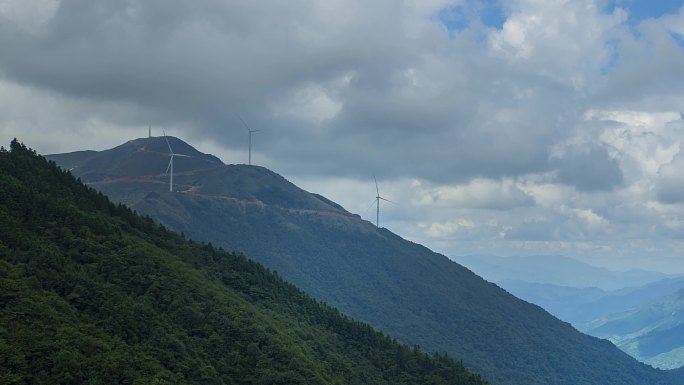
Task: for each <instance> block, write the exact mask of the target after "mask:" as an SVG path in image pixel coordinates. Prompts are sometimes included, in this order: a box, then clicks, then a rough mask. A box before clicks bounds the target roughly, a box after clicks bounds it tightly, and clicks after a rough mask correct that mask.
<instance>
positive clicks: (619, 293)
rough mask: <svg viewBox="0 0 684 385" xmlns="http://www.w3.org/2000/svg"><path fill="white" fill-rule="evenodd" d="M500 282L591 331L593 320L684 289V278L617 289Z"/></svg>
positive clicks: (508, 288) (554, 313) (501, 284)
mask: <svg viewBox="0 0 684 385" xmlns="http://www.w3.org/2000/svg"><path fill="white" fill-rule="evenodd" d="M497 284H498V285H499V286H501V287H502V288H504V289H506V290H507V291H509V292H510V293H512V294H513V295H515V296H516V297H519V298H522V299H524V300H526V301H529V302H532V303H534V304H537V305H539V306H541V307H543V308H544V309H545V310H546V311H548V312H549V313H551V314H553V315H555V316H556V317H558V318H560V319H562V320H563V321H567V322H570V323H571V324H573V325H574V326H575V327H577V328H578V329H579V330H581V331H584V332H588V330H587V328H588V326H586V325H585V324H587V323H590V322H591V321H593V320H596V319H599V318H602V317H605V316H608V315H610V314H613V313H618V312H622V311H626V310H629V309H631V308H635V307H639V306H643V305H646V304H648V303H649V302H651V301H654V300H656V299H658V298H660V297H663V296H666V295H669V294H672V293H674V292H676V291H678V290H679V289H682V288H684V278H666V279H663V280H660V281H656V282H652V283H649V284H646V285H643V286H638V287H626V288H622V289H619V290H614V291H605V290H601V289H599V288H596V287H584V288H577V287H568V286H558V285H552V284H548V283H530V282H525V281H518V280H503V281H499V282H497ZM590 334H591V333H590Z"/></svg>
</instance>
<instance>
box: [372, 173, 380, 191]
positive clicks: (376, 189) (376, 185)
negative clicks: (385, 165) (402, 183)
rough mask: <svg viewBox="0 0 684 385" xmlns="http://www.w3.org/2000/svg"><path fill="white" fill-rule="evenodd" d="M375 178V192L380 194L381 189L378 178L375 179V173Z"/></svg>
mask: <svg viewBox="0 0 684 385" xmlns="http://www.w3.org/2000/svg"><path fill="white" fill-rule="evenodd" d="M373 180H374V181H375V192H377V193H378V196H380V190H379V189H378V180H377V179H375V175H373Z"/></svg>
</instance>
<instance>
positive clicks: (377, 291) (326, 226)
mask: <svg viewBox="0 0 684 385" xmlns="http://www.w3.org/2000/svg"><path fill="white" fill-rule="evenodd" d="M171 140H172V143H171V145H172V146H173V147H174V150H175V148H176V146H177V145H178V144H177V143H176V141H177V139H175V138H173V139H171ZM159 141H160V140H159V138H151V139H138V140H134V141H131V142H128V143H127V144H124V145H123V146H132V147H133V151H132V152H133V153H145V154H144V156H149V157H153V156H158V157H160V159H159V160H158V161H156V164H158V165H161V167H159V168H154V169H150V170H149V172H150V173H149V174H147V175H142V174H143V173H142V172H138V171H132V170H127V168H129V167H131V166H130V165H134V162H132V161H131V160H130V159H127V158H126V157H125V156H124V157H123V158H122V157H121V155H120V154H121V153H122V152H124V151H122V150H121V149H120V148H119V147H117V148H115V149H111V150H105V151H101V152H98V153H97V154H96V155H95V156H93V155H92V154H90V153H89V154H88V156H87V157H82V158H81V157H79V156H77V155H74V154H62V155H53V156H50V157H49V158H50V159H52V160H54V161H55V162H57V164H59V165H60V166H62V167H63V168H65V169H72V168H73V170H72V172H73V173H74V174H75V175H76V176H84V175H97V176H98V179H95V180H93V179H89V180H90V182H89V184H90V186H92V187H94V188H96V189H98V190H100V191H101V192H103V193H105V194H107V195H108V196H110V197H111V199H113V200H114V201H117V202H125V203H126V204H128V205H130V206H131V207H132V208H134V209H135V210H136V211H138V212H140V213H142V214H145V215H149V216H150V217H152V218H153V219H155V220H156V221H158V222H160V223H163V224H164V225H166V226H168V227H170V228H173V229H176V230H177V231H179V232H182V233H183V234H185V236H187V237H189V238H191V239H194V240H198V241H206V242H211V243H212V244H215V245H218V246H221V247H223V248H226V249H229V250H241V251H244V252H245V253H246V254H247V255H249V256H250V257H252V258H254V259H256V260H257V261H260V262H262V263H264V264H265V265H266V266H268V267H269V268H271V269H273V270H276V271H277V272H278V273H279V274H280V275H281V276H282V277H284V278H285V279H287V280H289V281H291V282H293V283H294V284H296V285H297V286H299V287H300V288H302V289H303V290H304V291H306V292H308V293H309V294H311V295H313V296H314V297H315V298H317V299H319V300H322V301H325V302H327V303H329V304H331V305H334V306H336V307H338V308H339V309H340V310H341V311H342V312H344V313H345V314H348V315H349V316H351V317H353V318H355V319H359V320H362V321H365V322H369V323H370V324H372V325H374V326H375V327H378V328H380V329H381V330H383V331H384V332H386V333H388V334H390V335H392V336H395V337H396V338H398V339H399V340H400V341H402V342H405V343H407V344H409V345H413V344H419V345H421V346H422V347H423V348H424V349H425V350H427V351H439V352H447V353H448V354H449V355H450V356H452V357H456V358H458V359H462V360H463V361H464V363H465V364H466V366H467V367H469V368H472V369H475V370H477V371H478V372H480V373H482V374H483V375H484V376H485V377H486V378H488V379H489V380H491V381H492V382H493V383H496V384H499V385H522V384H525V385H534V384H557V385H561V384H568V385H570V384H572V385H576V384H597V385H599V384H600V385H612V384H616V385H617V384H620V385H625V384H627V385H629V384H639V385H641V384H646V383H648V384H682V383H684V380H682V379H681V378H680V377H675V376H674V375H673V374H672V373H668V372H662V371H658V370H654V369H653V368H651V367H649V366H646V365H643V364H641V363H639V362H637V361H636V360H634V359H633V358H631V357H629V356H628V355H626V354H625V353H623V352H622V351H620V350H619V349H617V348H616V347H615V346H614V345H612V344H611V343H610V342H608V341H605V340H600V339H597V338H594V337H590V336H587V335H584V334H582V333H580V332H578V331H577V330H576V329H574V328H572V327H571V326H570V325H569V324H567V323H565V322H561V321H559V320H558V319H556V318H554V317H553V316H551V315H550V314H548V313H547V312H546V311H544V310H543V309H541V308H540V307H538V306H535V305H532V304H530V303H528V302H525V301H522V300H520V299H518V298H516V297H514V296H512V295H511V294H509V293H508V292H506V291H504V290H502V289H501V288H499V287H498V286H496V285H494V284H492V283H489V282H486V281H485V280H483V279H482V278H480V277H478V276H476V275H475V274H473V273H472V272H471V271H470V270H468V269H466V268H464V267H462V266H461V265H459V264H457V263H455V262H453V261H451V260H450V259H448V258H446V257H445V256H443V255H440V254H437V253H434V252H432V251H430V250H429V249H427V248H425V247H423V246H421V245H418V244H415V243H412V242H409V241H406V240H404V239H402V238H401V237H399V236H397V235H396V234H393V233H392V232H390V231H388V230H387V229H383V228H376V227H375V226H374V225H372V224H371V223H370V222H368V221H364V220H362V219H361V218H360V217H359V216H358V215H354V214H351V213H349V212H347V211H346V210H344V209H343V208H342V207H340V206H339V205H337V204H334V203H333V202H331V201H330V200H328V199H324V198H322V197H321V196H319V195H316V194H311V193H308V192H306V191H303V190H301V189H299V188H298V187H296V186H294V185H293V184H291V183H290V182H288V181H287V180H285V179H284V178H283V177H281V176H280V175H278V174H276V173H274V172H272V171H270V170H267V169H265V168H262V167H257V166H246V165H222V164H215V163H214V164H211V165H203V166H201V167H197V168H192V167H190V166H188V168H186V169H182V168H179V167H184V166H183V165H182V162H183V160H185V158H177V159H176V162H177V163H176V167H177V168H179V169H180V170H182V171H181V172H179V173H178V175H175V176H174V184H175V185H177V190H178V192H174V193H170V192H168V184H167V178H168V177H167V176H164V175H163V174H162V173H161V171H163V170H164V169H165V168H166V165H165V164H166V162H168V155H167V154H164V153H163V151H162V152H161V153H160V152H159V151H152V150H149V149H150V148H151V147H149V146H152V145H153V144H154V143H157V144H158V143H159ZM120 147H121V146H120ZM126 151H128V152H127V153H131V150H130V149H129V150H126ZM175 151H176V150H175ZM177 152H179V151H177ZM138 156H141V155H138ZM202 156H203V155H202ZM149 162H152V160H150V161H149ZM119 163H121V164H122V165H127V166H126V167H120V168H118V169H115V167H113V166H112V165H114V164H119ZM95 164H105V165H107V166H108V169H107V170H103V169H101V168H99V167H94V166H93V165H95ZM141 167H143V166H142V165H141ZM145 167H147V166H145ZM133 174H135V175H133Z"/></svg>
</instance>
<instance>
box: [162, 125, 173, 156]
mask: <svg viewBox="0 0 684 385" xmlns="http://www.w3.org/2000/svg"><path fill="white" fill-rule="evenodd" d="M162 132H163V133H164V140H165V141H166V145H167V146H169V151H171V154H173V150H172V149H171V144H169V139H168V138H167V137H166V131H164V130H162Z"/></svg>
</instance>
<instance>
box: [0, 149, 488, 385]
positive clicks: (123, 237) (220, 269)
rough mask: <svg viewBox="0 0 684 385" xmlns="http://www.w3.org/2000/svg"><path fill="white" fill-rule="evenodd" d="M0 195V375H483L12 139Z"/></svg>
mask: <svg viewBox="0 0 684 385" xmlns="http://www.w3.org/2000/svg"><path fill="white" fill-rule="evenodd" d="M87 155H92V154H87ZM0 196H2V198H3V199H1V200H0V383H1V384H8V385H9V384H238V383H239V384H388V385H389V384H455V385H456V384H460V385H484V384H485V382H484V381H483V380H482V379H481V378H480V377H479V376H478V375H475V374H472V373H469V372H468V371H466V370H465V369H464V367H463V365H462V364H461V363H459V362H456V361H453V360H451V359H449V358H448V357H446V356H441V355H432V356H429V355H427V354H425V353H422V352H421V351H420V350H419V349H418V348H417V347H413V348H409V347H406V346H404V345H400V344H398V343H397V342H396V341H394V340H392V339H391V338H389V337H387V336H386V335H383V334H381V333H379V332H376V331H374V330H373V329H372V328H371V327H370V326H368V325H367V324H363V323H360V322H356V321H351V320H349V319H348V318H347V317H345V316H342V315H341V314H340V313H339V312H338V311H337V310H335V309H333V308H331V307H329V306H327V305H323V304H321V303H319V302H317V301H315V300H314V299H312V298H311V297H309V296H308V295H306V294H304V293H303V292H302V291H300V290H299V289H297V288H296V287H294V286H292V285H290V284H288V283H286V282H284V281H283V280H282V279H281V278H280V277H278V276H277V275H275V274H274V273H272V272H270V271H269V270H268V269H266V268H265V267H263V266H262V265H259V264H257V263H256V262H253V261H250V260H248V259H247V258H246V257H244V256H243V255H240V254H234V253H228V252H225V251H223V250H219V249H217V248H214V247H212V246H210V245H206V244H198V243H195V242H192V241H188V240H185V239H184V238H183V237H181V236H180V235H178V234H176V233H173V232H170V231H169V230H166V229H165V228H164V227H162V226H159V225H157V224H155V223H154V222H153V221H151V220H150V219H144V218H141V217H139V216H137V215H135V214H134V213H133V212H132V211H131V210H130V209H128V208H127V207H125V206H122V205H118V206H117V205H114V204H112V203H110V202H109V201H108V200H107V198H105V197H104V196H103V195H102V194H101V193H98V192H96V191H95V190H93V189H91V188H88V187H86V186H84V185H83V184H81V183H79V182H77V181H76V180H75V179H74V178H73V177H72V176H71V175H70V174H69V173H67V172H64V171H61V170H59V169H58V168H57V167H55V166H54V163H53V164H49V163H48V162H47V161H46V160H45V159H44V158H42V157H39V156H37V155H36V154H35V153H34V152H32V151H30V150H28V149H27V148H26V147H24V146H23V145H20V144H19V143H17V142H16V141H15V142H13V143H12V144H11V151H10V152H8V151H5V150H4V149H2V150H0Z"/></svg>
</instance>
